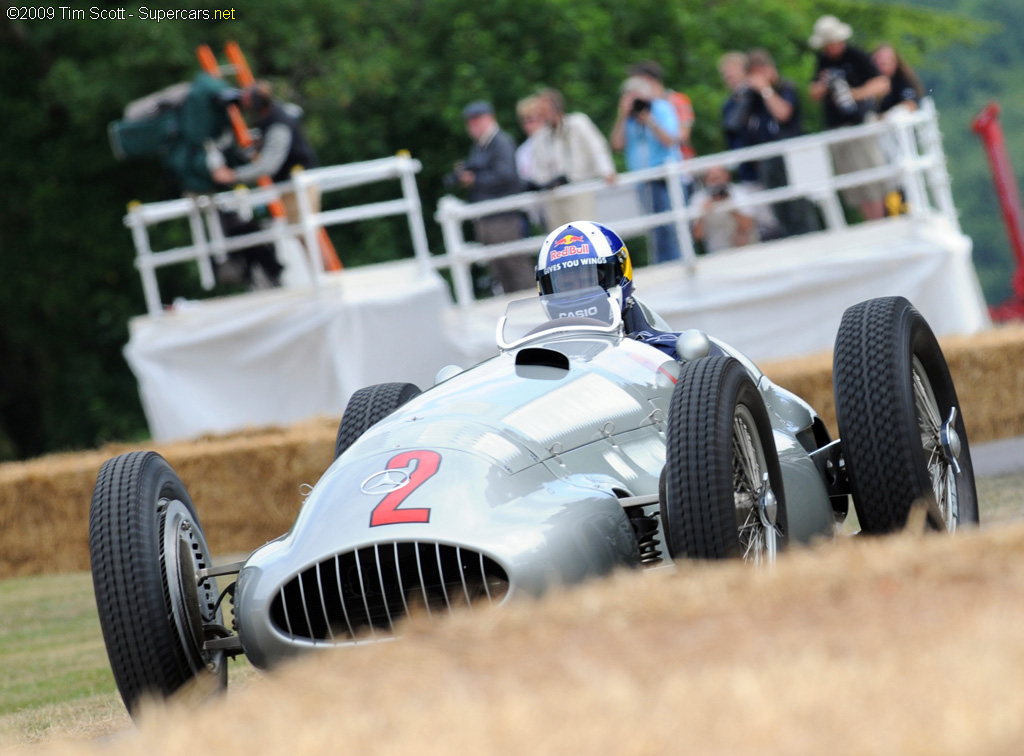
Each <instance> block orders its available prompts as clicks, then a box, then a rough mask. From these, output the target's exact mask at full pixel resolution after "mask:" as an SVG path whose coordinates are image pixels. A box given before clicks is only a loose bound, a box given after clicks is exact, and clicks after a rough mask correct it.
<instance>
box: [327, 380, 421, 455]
mask: <svg viewBox="0 0 1024 756" xmlns="http://www.w3.org/2000/svg"><path fill="white" fill-rule="evenodd" d="M420 393H422V392H421V391H420V390H419V388H418V387H417V386H416V385H414V384H412V383H378V384H376V385H374V386H367V387H366V388H361V389H359V390H358V391H356V392H355V393H354V394H352V396H351V397H350V398H349V400H348V404H347V405H346V407H345V414H344V415H342V416H341V424H340V425H339V426H338V437H337V439H336V440H335V442H334V458H335V459H337V458H338V457H340V456H341V455H342V453H343V452H344V451H345V450H346V449H348V447H350V446H351V445H352V444H354V443H355V442H356V439H358V438H359V437H360V436H361V435H363V434H364V433H365V432H366V431H367V429H369V428H370V427H371V426H372V425H375V424H376V423H378V422H380V421H381V420H383V419H384V418H385V417H387V416H388V415H390V414H391V413H392V412H394V411H395V410H396V409H398V408H399V407H401V406H402V405H403V404H405V403H406V402H407V401H409V400H410V399H412V398H413V397H414V396H418V395H419V394H420Z"/></svg>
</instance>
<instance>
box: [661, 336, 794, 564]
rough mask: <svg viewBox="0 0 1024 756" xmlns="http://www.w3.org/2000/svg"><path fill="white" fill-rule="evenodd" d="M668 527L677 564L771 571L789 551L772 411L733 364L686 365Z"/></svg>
mask: <svg viewBox="0 0 1024 756" xmlns="http://www.w3.org/2000/svg"><path fill="white" fill-rule="evenodd" d="M664 481H665V484H664V487H663V492H662V501H661V508H662V521H663V522H664V523H665V525H666V527H665V529H664V531H665V533H664V535H665V541H666V544H667V545H668V547H669V552H670V553H671V554H672V556H673V557H676V558H680V557H685V558H690V559H726V558H737V559H743V560H744V561H746V562H750V563H752V564H755V565H770V564H772V563H773V562H774V561H775V557H776V554H777V553H778V551H779V550H780V549H782V548H783V547H784V545H785V540H786V537H787V527H786V505H785V497H784V495H783V490H782V471H781V467H780V465H779V458H778V454H777V452H776V450H775V439H774V435H773V432H772V427H771V422H770V420H769V418H768V411H767V409H766V408H765V405H764V400H763V399H762V398H761V394H760V393H759V392H758V390H757V387H756V385H755V384H754V381H753V380H752V379H751V377H750V374H749V373H747V371H746V369H744V367H743V366H742V365H741V364H740V363H739V362H737V361H736V360H735V359H733V358H731V357H722V356H713V357H705V358H703V359H700V360H693V361H690V362H687V363H685V364H684V365H683V367H682V370H681V371H680V376H679V381H678V383H677V384H676V388H675V391H674V392H673V395H672V402H671V405H670V408H669V422H668V439H667V443H666V449H665V471H664Z"/></svg>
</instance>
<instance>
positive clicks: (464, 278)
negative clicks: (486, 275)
mask: <svg viewBox="0 0 1024 756" xmlns="http://www.w3.org/2000/svg"><path fill="white" fill-rule="evenodd" d="M464 204H465V203H464V202H462V201H461V200H458V199H456V198H455V197H452V196H445V197H442V198H441V201H440V202H438V203H437V216H436V217H437V221H438V222H439V223H440V224H441V236H442V237H443V238H444V248H445V250H446V251H447V254H448V257H449V258H450V263H449V265H450V270H451V272H452V284H453V286H454V288H455V301H456V302H458V304H459V306H460V307H469V305H470V303H471V302H473V300H474V299H475V297H474V296H473V277H472V275H470V264H471V263H470V262H469V261H468V260H466V254H465V250H466V240H465V238H464V237H463V235H462V217H461V215H460V214H459V210H460V209H461V207H462V206H463V205H464Z"/></svg>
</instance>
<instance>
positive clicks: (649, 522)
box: [630, 514, 661, 567]
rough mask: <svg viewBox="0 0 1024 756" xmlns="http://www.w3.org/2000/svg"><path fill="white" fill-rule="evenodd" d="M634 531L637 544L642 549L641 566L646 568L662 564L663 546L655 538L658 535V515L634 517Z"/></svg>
mask: <svg viewBox="0 0 1024 756" xmlns="http://www.w3.org/2000/svg"><path fill="white" fill-rule="evenodd" d="M630 521H631V522H632V524H633V530H634V532H635V533H636V543H637V546H638V547H639V549H640V564H642V565H643V566H644V567H653V566H655V565H657V564H661V549H659V548H658V546H659V545H660V544H661V541H659V540H658V539H657V538H656V537H655V536H656V535H657V533H658V520H657V515H656V514H652V515H642V516H640V517H633V518H632V519H631V520H630Z"/></svg>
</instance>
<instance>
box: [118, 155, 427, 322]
mask: <svg viewBox="0 0 1024 756" xmlns="http://www.w3.org/2000/svg"><path fill="white" fill-rule="evenodd" d="M421 167H422V166H421V164H420V162H419V161H418V160H413V159H412V158H410V157H409V156H408V155H407V154H399V155H397V156H395V157H391V158H382V159H380V160H370V161H367V162H363V163H353V164H350V165H338V166H329V167H326V168H315V169H311V170H308V171H301V172H296V173H295V174H294V175H293V176H292V180H291V181H286V182H283V183H280V184H274V185H272V186H268V187H264V188H259V189H247V190H245V191H228V192H222V193H220V194H213V195H199V196H195V197H185V198H182V199H178V200H171V201H169V202H154V203H149V204H138V203H133V204H132V205H130V206H129V211H128V214H127V215H126V216H125V219H124V223H125V225H126V226H127V227H128V228H129V229H130V230H131V233H132V240H133V241H134V243H135V267H136V268H138V270H139V273H140V275H141V276H142V288H143V293H144V295H145V298H146V307H147V309H148V310H149V313H150V315H154V316H159V315H160V314H161V313H162V312H163V306H162V304H161V299H160V288H159V283H158V281H157V274H156V272H157V269H159V268H162V267H164V266H167V265H176V264H180V263H184V262H189V261H195V262H196V263H198V265H199V280H200V283H201V285H202V286H203V288H205V289H207V290H209V289H212V288H213V286H214V283H215V281H214V272H213V260H223V259H224V258H225V257H226V255H227V254H228V253H230V252H235V251H238V250H241V249H246V248H248V247H252V246H254V245H257V244H267V243H270V244H280V243H281V242H282V241H284V240H287V239H289V238H291V239H302V240H303V242H304V245H303V246H304V252H305V255H304V260H305V263H306V264H307V265H308V267H309V273H310V275H309V277H308V278H309V280H310V281H311V283H312V285H313V288H314V290H316V289H317V288H318V287H319V284H320V277H321V276H322V275H323V274H324V263H323V258H322V256H321V251H320V243H319V239H318V233H319V230H320V229H321V228H323V227H326V226H333V225H338V224H343V223H354V222H356V221H362V220H371V219H375V218H386V217H389V216H397V215H405V216H406V217H407V218H408V221H409V232H410V234H411V236H412V244H413V250H414V252H415V254H416V258H417V259H418V260H420V261H423V262H425V261H427V260H428V259H429V258H430V251H429V249H428V248H427V232H426V228H425V227H424V224H423V209H422V207H421V205H420V197H419V192H418V190H417V188H416V173H418V172H419V170H420V168H421ZM393 179H398V180H399V181H400V182H401V188H402V198H401V199H396V200H389V201H385V202H374V203H368V204H364V205H357V206H354V207H346V208H342V209H339V210H327V211H323V212H318V213H314V212H312V211H311V210H312V208H311V207H310V204H309V196H308V193H307V191H306V190H307V189H308V188H309V187H313V186H315V187H319V189H320V191H321V192H323V193H327V192H331V191H338V190H341V189H349V188H352V187H355V186H362V185H365V184H370V183H377V182H381V181H388V180H393ZM289 191H295V198H296V200H297V203H298V209H299V222H298V223H295V224H292V225H289V224H288V223H287V221H286V220H285V219H283V218H280V219H274V220H273V221H272V222H271V223H270V224H269V225H268V227H267V228H265V229H262V230H260V231H257V232H255V233H251V234H243V235H238V236H227V235H225V233H224V228H223V225H222V224H221V219H220V214H219V211H231V212H238V213H240V214H241V215H243V216H244V215H247V214H248V213H250V212H251V211H252V209H253V208H255V207H258V206H261V205H268V204H270V203H272V202H273V201H275V200H279V199H280V198H281V195H282V193H285V192H289ZM183 219H184V220H187V222H188V227H189V233H190V236H191V243H190V244H188V245H187V246H182V247H174V248H172V249H165V250H160V251H155V250H153V249H152V247H151V243H150V236H149V228H150V226H153V225H156V224H158V223H166V222H170V221H176V220H183Z"/></svg>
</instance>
